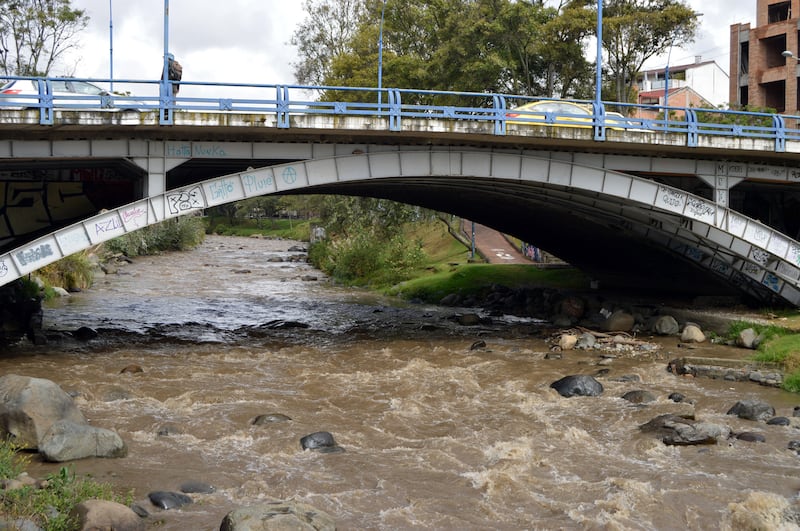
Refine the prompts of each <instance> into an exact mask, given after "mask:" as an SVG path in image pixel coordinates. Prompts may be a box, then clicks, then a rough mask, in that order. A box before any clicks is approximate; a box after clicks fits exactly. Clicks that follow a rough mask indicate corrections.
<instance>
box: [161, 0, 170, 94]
mask: <svg viewBox="0 0 800 531" xmlns="http://www.w3.org/2000/svg"><path fill="white" fill-rule="evenodd" d="M163 74H164V76H163V77H162V81H163V83H161V89H162V90H165V89H166V88H168V87H169V0H164V71H163ZM166 92H170V91H168V90H167V91H166ZM162 96H163V94H162Z"/></svg>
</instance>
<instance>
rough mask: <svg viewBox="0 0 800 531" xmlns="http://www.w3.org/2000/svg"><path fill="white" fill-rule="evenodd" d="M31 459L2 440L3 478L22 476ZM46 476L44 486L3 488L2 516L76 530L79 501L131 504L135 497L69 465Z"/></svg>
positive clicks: (51, 530) (52, 529)
mask: <svg viewBox="0 0 800 531" xmlns="http://www.w3.org/2000/svg"><path fill="white" fill-rule="evenodd" d="M29 462H30V456H29V455H28V454H23V453H20V451H19V448H17V447H16V446H15V445H14V444H13V443H11V442H10V441H8V440H5V441H0V480H1V479H13V478H16V477H18V476H19V475H20V473H21V472H23V471H24V470H25V468H26V467H27V465H28V463H29ZM45 479H46V480H47V483H46V486H45V487H44V488H35V487H33V486H26V487H23V488H20V489H13V490H0V519H2V518H5V519H8V520H12V521H13V520H16V519H20V518H24V519H29V520H32V521H34V522H36V524H37V525H39V526H40V527H41V528H42V529H44V530H45V531H72V530H75V529H77V528H78V527H77V523H76V522H75V521H73V520H72V519H70V518H69V513H70V511H71V510H72V508H73V507H75V505H77V504H78V503H80V502H82V501H84V500H88V499H101V500H111V501H115V502H117V503H122V504H126V505H129V504H130V503H131V501H132V499H133V495H132V493H128V494H127V495H126V496H119V495H117V494H115V493H114V491H113V490H112V488H111V486H109V485H107V484H104V483H97V482H95V481H93V480H92V479H91V478H79V477H77V476H76V475H75V473H74V472H72V470H71V469H70V468H67V467H61V469H60V470H59V471H58V473H56V474H50V475H49V476H47V478H45Z"/></svg>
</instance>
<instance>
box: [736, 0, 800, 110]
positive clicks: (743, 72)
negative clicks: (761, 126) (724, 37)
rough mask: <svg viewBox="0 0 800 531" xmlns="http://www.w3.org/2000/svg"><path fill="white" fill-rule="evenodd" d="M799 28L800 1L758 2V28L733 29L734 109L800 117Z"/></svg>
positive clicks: (770, 0) (748, 26)
mask: <svg viewBox="0 0 800 531" xmlns="http://www.w3.org/2000/svg"><path fill="white" fill-rule="evenodd" d="M799 28H800V0H757V5H756V26H755V27H754V28H751V27H750V24H749V23H747V24H732V25H731V28H730V30H731V33H730V42H731V59H730V60H731V63H730V104H731V106H735V105H739V106H744V105H749V106H752V107H769V108H773V109H776V110H777V111H778V112H781V113H787V114H798V106H799V105H798V103H800V101H798V93H797V80H798V74H799V73H800V62H798V60H797V58H800V49H798V29H799ZM786 51H788V52H791V53H792V56H790V57H786V54H784V52H786Z"/></svg>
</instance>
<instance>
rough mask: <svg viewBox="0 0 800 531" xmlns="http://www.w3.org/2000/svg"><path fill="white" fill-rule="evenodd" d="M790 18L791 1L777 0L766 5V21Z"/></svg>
mask: <svg viewBox="0 0 800 531" xmlns="http://www.w3.org/2000/svg"><path fill="white" fill-rule="evenodd" d="M790 18H792V3H791V2H778V3H777V4H772V5H771V6H769V7H767V23H769V24H772V23H774V22H780V21H782V20H789V19H790Z"/></svg>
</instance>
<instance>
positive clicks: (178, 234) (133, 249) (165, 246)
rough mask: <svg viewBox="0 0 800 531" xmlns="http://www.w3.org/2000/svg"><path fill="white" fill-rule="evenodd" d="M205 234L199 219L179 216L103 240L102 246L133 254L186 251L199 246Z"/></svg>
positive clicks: (114, 250)
mask: <svg viewBox="0 0 800 531" xmlns="http://www.w3.org/2000/svg"><path fill="white" fill-rule="evenodd" d="M204 237H205V225H204V224H203V220H202V218H199V217H197V216H182V217H179V218H174V219H168V220H166V221H162V222H161V223H158V224H156V225H150V226H148V227H145V228H143V229H140V230H137V231H134V232H131V233H128V234H125V235H124V236H120V237H119V238H115V239H113V240H111V241H108V242H106V243H105V244H104V247H105V250H106V251H107V252H110V253H119V254H124V255H125V256H131V257H132V256H141V255H148V254H158V253H160V252H163V251H186V250H188V249H192V248H194V247H197V246H198V245H200V243H202V241H203V238H204Z"/></svg>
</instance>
